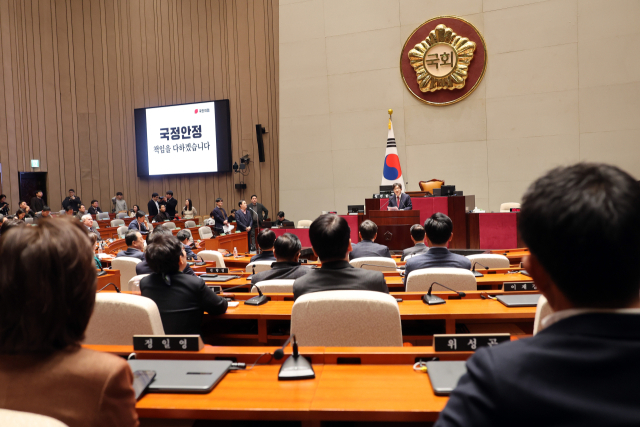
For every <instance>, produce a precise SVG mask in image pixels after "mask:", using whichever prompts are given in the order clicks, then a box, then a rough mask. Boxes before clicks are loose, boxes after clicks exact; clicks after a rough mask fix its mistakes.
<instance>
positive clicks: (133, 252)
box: [116, 248, 144, 261]
mask: <svg viewBox="0 0 640 427" xmlns="http://www.w3.org/2000/svg"><path fill="white" fill-rule="evenodd" d="M123 256H126V257H131V258H137V259H139V260H140V261H144V252H142V251H139V250H138V249H136V248H127V250H126V251H120V252H118V254H117V255H116V258H119V257H123Z"/></svg>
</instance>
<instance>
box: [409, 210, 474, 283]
mask: <svg viewBox="0 0 640 427" xmlns="http://www.w3.org/2000/svg"><path fill="white" fill-rule="evenodd" d="M424 229H425V231H426V233H427V242H428V243H429V252H427V253H426V254H420V255H418V256H414V257H412V258H410V259H409V260H408V261H407V264H406V265H405V270H404V273H405V274H404V284H405V285H406V284H407V277H409V273H411V272H412V271H415V270H420V269H423V268H431V267H454V268H464V269H465V270H471V261H469V258H467V257H465V256H462V255H458V254H452V253H451V252H449V249H447V245H448V244H449V242H450V241H451V239H453V223H452V222H451V218H449V217H448V216H446V215H445V214H443V213H441V212H436V213H434V214H433V215H431V217H430V218H429V219H427V220H426V221H425V222H424Z"/></svg>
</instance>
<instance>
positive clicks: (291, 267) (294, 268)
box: [251, 233, 311, 285]
mask: <svg viewBox="0 0 640 427" xmlns="http://www.w3.org/2000/svg"><path fill="white" fill-rule="evenodd" d="M301 250H302V244H301V243H300V239H299V238H298V236H296V235H295V234H291V233H285V234H283V235H282V236H280V237H278V238H277V239H276V241H275V243H274V244H273V253H274V256H275V257H276V262H274V263H272V264H271V270H266V271H261V272H259V273H256V274H254V275H253V276H252V277H251V283H253V284H254V285H255V284H256V283H259V282H262V281H263V280H274V279H281V280H292V279H297V278H298V277H302V276H304V275H305V274H307V273H308V272H309V271H311V269H309V268H308V267H305V266H302V265H300V261H299V259H300V251H301Z"/></svg>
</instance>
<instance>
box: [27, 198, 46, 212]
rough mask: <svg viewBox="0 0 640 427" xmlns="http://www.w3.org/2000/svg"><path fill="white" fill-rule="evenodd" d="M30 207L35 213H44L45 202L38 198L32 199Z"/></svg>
mask: <svg viewBox="0 0 640 427" xmlns="http://www.w3.org/2000/svg"><path fill="white" fill-rule="evenodd" d="M29 207H30V208H31V210H32V211H33V212H36V213H37V212H42V209H43V208H44V200H42V199H38V198H37V197H32V198H31V203H29Z"/></svg>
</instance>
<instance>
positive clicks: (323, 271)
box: [293, 261, 389, 299]
mask: <svg viewBox="0 0 640 427" xmlns="http://www.w3.org/2000/svg"><path fill="white" fill-rule="evenodd" d="M346 290H352V291H377V292H384V293H385V294H388V293H389V288H387V283H386V282H385V280H384V276H383V275H382V273H381V272H380V271H372V270H364V269H362V268H353V267H352V266H351V264H349V262H347V261H330V262H325V263H323V264H322V268H316V269H315V270H311V271H309V272H308V273H307V274H305V275H304V276H302V277H300V278H299V279H296V281H295V282H294V283H293V298H294V299H297V298H298V297H299V296H302V295H304V294H309V293H312V292H321V291H346Z"/></svg>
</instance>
